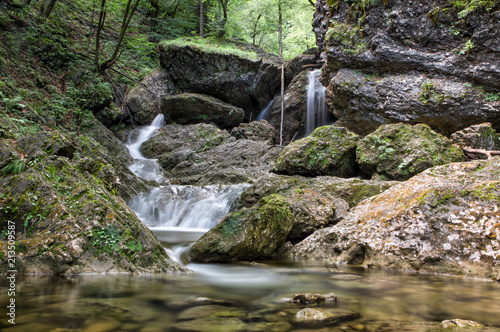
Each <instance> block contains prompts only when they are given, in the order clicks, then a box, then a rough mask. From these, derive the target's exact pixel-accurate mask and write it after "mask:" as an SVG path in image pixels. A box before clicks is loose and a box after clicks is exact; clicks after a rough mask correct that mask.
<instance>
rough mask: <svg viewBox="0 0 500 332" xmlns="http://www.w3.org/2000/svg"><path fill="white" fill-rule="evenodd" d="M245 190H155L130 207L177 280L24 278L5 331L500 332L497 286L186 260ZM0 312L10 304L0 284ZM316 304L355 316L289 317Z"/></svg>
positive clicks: (139, 134) (284, 264) (314, 266)
mask: <svg viewBox="0 0 500 332" xmlns="http://www.w3.org/2000/svg"><path fill="white" fill-rule="evenodd" d="M162 125H163V119H162V117H158V118H157V119H155V122H153V124H152V125H151V126H146V127H143V128H140V129H138V130H137V131H136V132H135V133H133V134H134V135H133V137H134V138H133V139H131V141H130V142H129V144H128V145H127V147H128V149H129V151H130V153H131V155H132V156H133V157H134V158H135V160H136V162H135V163H134V164H133V165H131V166H130V168H131V170H133V171H134V172H135V173H136V174H137V175H138V176H141V177H144V178H147V179H154V180H155V181H157V182H158V183H165V182H166V181H164V179H163V177H162V174H161V172H160V171H159V167H158V163H157V162H156V160H152V159H146V158H144V157H143V156H142V154H141V153H140V145H141V144H142V143H143V142H144V141H146V140H147V139H148V138H149V137H151V135H153V134H154V132H155V131H156V130H157V129H159V128H161V126H162ZM248 186H249V185H248V184H239V185H231V186H222V185H220V186H218V185H214V186H206V187H197V186H179V185H161V186H159V187H157V188H154V189H152V190H151V191H149V192H146V193H143V194H141V195H138V196H137V197H135V198H134V199H132V200H131V201H130V202H129V206H130V207H131V209H132V210H134V211H135V212H136V214H137V215H138V217H139V218H140V219H141V220H142V221H143V222H144V223H145V224H146V225H147V226H148V227H150V229H151V230H152V231H153V232H154V233H155V235H156V236H157V237H158V239H159V240H160V241H161V242H162V243H163V244H164V245H165V247H166V250H167V253H168V254H169V256H170V258H171V259H172V260H174V261H176V262H178V263H180V264H182V265H184V266H185V267H186V268H188V269H190V270H191V271H193V273H192V274H187V275H128V274H114V275H110V274H107V275H104V274H99V275H77V276H67V277H44V276H22V277H21V279H19V280H18V281H17V285H16V287H17V289H16V308H17V309H16V310H17V311H16V316H17V317H16V325H14V326H10V325H7V324H5V323H4V321H5V318H2V320H1V321H0V324H3V326H2V325H0V326H2V328H4V329H5V330H6V331H9V332H15V331H36V332H44V331H52V332H56V331H57V332H62V331H85V332H105V331H133V332H136V331H137V332H156V331H312V330H318V331H402V330H409V331H440V330H441V329H439V328H437V327H436V326H439V323H440V322H441V321H443V320H447V319H456V318H460V319H466V320H473V321H477V322H480V323H482V324H486V325H489V326H490V327H489V328H487V329H483V330H482V331H500V316H499V315H498V313H500V285H499V284H498V283H492V282H491V281H488V280H473V279H465V278H461V277H454V276H443V275H431V274H418V273H405V272H396V271H388V270H378V269H368V268H364V267H361V266H346V265H341V266H339V267H338V269H336V268H335V267H333V266H325V264H324V263H320V262H305V261H262V262H240V263H235V264H193V263H190V262H188V260H187V259H186V256H187V251H188V250H189V247H190V244H191V243H192V242H194V241H196V240H197V239H198V238H199V237H200V236H202V235H203V234H204V233H205V232H206V231H208V230H209V229H210V228H211V227H213V226H215V225H216V224H217V223H218V222H219V221H220V220H221V219H222V217H223V216H224V215H225V214H227V213H228V212H229V211H230V210H231V208H232V206H233V205H234V203H235V202H236V200H237V199H238V197H239V196H240V195H241V193H242V192H243V191H244V190H245V189H246V188H247V187H248ZM0 285H1V288H0V305H1V306H6V305H7V304H8V303H7V301H8V297H7V289H8V287H6V286H7V285H6V283H5V279H1V281H0ZM331 292H334V293H335V294H336V295H337V297H338V301H337V302H336V303H332V304H323V305H322V306H320V307H318V308H321V309H325V308H326V309H327V310H333V311H336V312H355V313H357V314H359V315H360V318H357V319H354V320H349V321H346V322H338V323H336V324H328V326H326V325H324V324H318V323H314V322H306V323H304V322H298V321H297V320H296V319H295V317H296V315H297V312H299V311H300V310H302V309H304V308H307V307H311V308H315V305H313V304H296V303H291V302H290V298H291V297H292V296H293V295H294V294H298V293H331Z"/></svg>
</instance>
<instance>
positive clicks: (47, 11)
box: [42, 0, 57, 18]
mask: <svg viewBox="0 0 500 332" xmlns="http://www.w3.org/2000/svg"><path fill="white" fill-rule="evenodd" d="M56 1H57V0H50V1H49V4H48V5H47V7H46V8H44V11H43V13H42V17H43V18H49V16H50V13H51V12H52V9H54V5H55V4H56ZM44 7H45V6H44Z"/></svg>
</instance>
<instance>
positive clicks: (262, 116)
mask: <svg viewBox="0 0 500 332" xmlns="http://www.w3.org/2000/svg"><path fill="white" fill-rule="evenodd" d="M275 99H276V98H274V99H273V100H271V101H270V102H269V103H268V104H267V105H266V107H265V108H264V109H263V110H262V111H260V113H259V115H258V116H257V121H260V120H267V115H268V114H269V110H270V109H271V106H272V105H273V102H274V100H275Z"/></svg>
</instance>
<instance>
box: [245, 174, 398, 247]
mask: <svg viewBox="0 0 500 332" xmlns="http://www.w3.org/2000/svg"><path fill="white" fill-rule="evenodd" d="M395 184H397V182H395V181H376V180H362V179H355V178H352V179H344V178H336V177H327V176H321V177H315V178H309V177H302V176H298V175H295V176H287V175H275V174H269V175H268V176H266V177H263V178H261V179H259V180H257V181H255V182H254V183H253V184H252V186H251V187H249V188H248V189H247V190H245V192H243V194H242V195H241V200H240V203H239V208H243V207H245V208H249V207H251V206H253V205H255V204H256V203H257V202H259V200H261V199H262V198H263V197H266V196H268V195H271V194H274V193H276V194H279V195H282V196H283V197H284V198H285V200H286V201H287V203H288V204H289V209H290V212H292V214H293V217H294V222H293V227H292V229H291V231H290V233H289V234H288V236H287V240H289V241H292V242H294V243H295V242H297V241H300V240H302V239H304V238H306V237H307V236H308V235H310V234H312V233H313V232H314V231H316V230H318V229H321V228H325V227H328V226H332V225H335V224H336V223H337V222H339V221H340V220H341V219H342V218H343V217H345V215H347V213H348V211H349V208H350V207H353V206H355V205H357V204H358V203H359V202H360V201H362V200H363V199H366V198H368V197H371V196H375V195H377V194H380V193H381V192H383V191H385V190H386V189H388V188H390V187H392V186H394V185H395Z"/></svg>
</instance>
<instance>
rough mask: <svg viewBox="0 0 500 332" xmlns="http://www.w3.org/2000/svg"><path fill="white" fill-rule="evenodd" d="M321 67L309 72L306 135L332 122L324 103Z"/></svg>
mask: <svg viewBox="0 0 500 332" xmlns="http://www.w3.org/2000/svg"><path fill="white" fill-rule="evenodd" d="M320 76H321V69H318V70H313V71H311V72H309V75H308V84H307V113H306V114H307V115H306V133H305V134H306V136H307V135H310V134H311V133H312V132H313V131H314V129H316V128H318V127H321V126H325V125H328V124H330V123H331V122H332V115H331V114H330V113H329V112H328V108H327V106H326V103H325V91H326V88H325V87H324V86H323V85H322V84H321V82H320V80H319V79H320Z"/></svg>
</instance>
